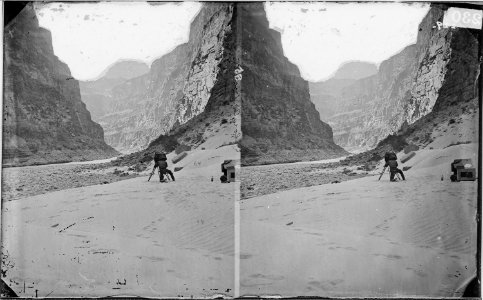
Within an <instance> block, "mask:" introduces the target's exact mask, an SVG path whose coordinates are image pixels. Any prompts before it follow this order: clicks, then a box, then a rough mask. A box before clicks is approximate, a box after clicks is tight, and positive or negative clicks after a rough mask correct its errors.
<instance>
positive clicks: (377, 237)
mask: <svg viewBox="0 0 483 300" xmlns="http://www.w3.org/2000/svg"><path fill="white" fill-rule="evenodd" d="M475 149H477V145H476V144H468V145H457V146H452V147H448V148H446V149H442V150H435V151H432V150H421V151H418V154H417V155H416V156H415V157H414V158H413V159H414V160H410V161H409V162H408V163H407V164H408V165H411V166H412V168H411V169H410V170H409V171H407V172H406V176H407V181H405V182H398V183H391V182H389V178H388V177H389V175H388V174H386V175H385V176H384V177H383V178H382V179H381V181H378V180H377V178H378V176H377V177H376V176H371V177H365V178H361V179H356V180H352V181H346V182H342V183H339V184H326V185H320V186H312V187H307V188H300V189H294V190H290V191H284V192H279V193H275V194H271V195H265V196H261V197H256V198H251V199H246V200H243V201H241V209H242V211H241V225H240V226H241V241H240V245H241V253H242V256H241V271H240V272H241V275H240V277H241V283H240V294H241V295H254V294H255V295H273V294H278V295H282V296H296V295H319V296H349V297H350V296H358V297H387V296H401V297H405V296H459V295H460V294H461V292H462V289H461V287H462V286H464V284H465V283H467V282H468V280H469V279H470V278H471V277H472V276H474V275H475V272H476V258H475V255H476V221H475V216H476V205H477V203H476V201H477V198H476V197H477V188H478V186H477V182H476V181H475V182H460V183H452V182H450V181H449V176H446V173H449V162H450V161H452V160H453V159H455V158H460V157H471V158H473V161H474V162H475V163H477V161H476V157H475V156H476V154H477V153H476V151H475ZM442 157H444V159H443V158H442ZM442 172H443V173H444V174H445V176H444V178H445V179H444V181H441V175H442Z"/></svg>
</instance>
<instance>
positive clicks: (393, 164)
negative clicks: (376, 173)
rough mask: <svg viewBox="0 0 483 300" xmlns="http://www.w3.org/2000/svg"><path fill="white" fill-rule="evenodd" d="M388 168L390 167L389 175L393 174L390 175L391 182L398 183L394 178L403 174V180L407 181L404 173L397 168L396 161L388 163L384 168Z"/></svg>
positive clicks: (392, 160)
mask: <svg viewBox="0 0 483 300" xmlns="http://www.w3.org/2000/svg"><path fill="white" fill-rule="evenodd" d="M388 166H389V173H390V174H391V175H390V180H391V181H396V179H394V177H395V176H396V174H397V173H399V174H401V177H402V180H406V178H405V177H404V173H403V171H401V170H400V169H398V168H397V161H396V160H395V159H390V160H388V161H386V164H385V165H384V168H386V167H388Z"/></svg>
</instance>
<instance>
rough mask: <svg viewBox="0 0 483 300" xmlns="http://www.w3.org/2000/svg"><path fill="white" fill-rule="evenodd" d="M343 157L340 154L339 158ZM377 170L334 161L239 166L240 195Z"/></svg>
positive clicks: (333, 180)
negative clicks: (343, 164) (344, 164)
mask: <svg viewBox="0 0 483 300" xmlns="http://www.w3.org/2000/svg"><path fill="white" fill-rule="evenodd" d="M342 159H343V158H341V160H342ZM377 172H379V170H376V172H375V171H374V169H366V168H363V167H361V166H356V165H353V166H342V165H340V164H338V162H335V163H334V162H325V163H321V162H310V161H304V162H300V163H288V164H275V165H264V166H245V167H242V168H241V170H240V178H241V186H240V195H241V197H240V199H242V200H245V199H249V198H253V197H257V196H263V195H269V194H273V193H277V192H280V191H287V190H292V189H297V188H302V187H310V186H318V185H323V184H329V183H332V184H337V183H340V182H344V181H348V180H353V179H358V178H362V177H367V176H374V175H375V174H376V173H377Z"/></svg>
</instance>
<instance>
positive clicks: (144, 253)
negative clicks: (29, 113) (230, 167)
mask: <svg viewBox="0 0 483 300" xmlns="http://www.w3.org/2000/svg"><path fill="white" fill-rule="evenodd" d="M236 155H238V152H237V151H236V150H235V147H234V146H229V147H224V148H219V149H216V150H206V151H201V152H199V153H198V152H196V151H192V152H191V154H190V155H189V156H188V157H187V158H186V160H184V161H182V162H180V163H179V165H182V166H184V169H183V170H182V171H180V172H176V173H175V175H176V181H175V182H170V183H159V182H157V180H156V178H154V180H153V179H152V180H151V181H150V182H147V177H138V178H134V179H129V180H125V181H121V182H116V183H111V184H107V185H96V186H88V187H82V188H76V189H69V190H63V191H58V192H54V193H49V194H44V195H38V196H33V197H29V198H24V199H20V200H15V201H10V202H7V203H4V205H3V208H2V209H3V217H4V218H3V220H2V222H3V224H2V225H3V226H2V228H3V229H4V230H3V245H4V251H5V253H7V258H6V259H7V260H8V261H9V262H10V263H11V265H13V267H12V268H9V269H8V270H7V277H6V280H5V281H6V282H7V284H9V285H10V286H11V287H12V288H13V290H14V291H15V292H16V293H17V294H18V295H19V296H26V297H31V296H35V290H37V293H38V296H39V297H44V296H47V295H48V296H54V297H62V296H109V295H132V296H134V295H137V296H147V297H175V296H178V295H180V296H184V297H190V296H192V295H193V296H195V297H211V296H213V295H217V294H224V295H233V287H234V277H233V276H234V258H233V257H234V256H233V253H234V221H233V220H234V211H233V208H234V194H235V191H236V190H237V189H238V188H239V185H238V184H235V183H234V184H221V183H219V180H216V181H214V182H211V180H210V179H211V175H216V174H218V176H219V175H220V165H219V164H220V162H221V161H223V160H224V159H227V158H233V156H235V158H236ZM196 160H197V161H201V163H197V164H196V165H194V163H193V162H194V161H196ZM170 167H173V166H172V165H170ZM24 282H25V290H24Z"/></svg>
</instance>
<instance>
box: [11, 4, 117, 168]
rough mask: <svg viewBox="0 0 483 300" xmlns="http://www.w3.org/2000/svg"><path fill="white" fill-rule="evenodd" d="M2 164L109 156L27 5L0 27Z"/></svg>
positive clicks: (73, 82)
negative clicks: (0, 42) (0, 51)
mask: <svg viewBox="0 0 483 300" xmlns="http://www.w3.org/2000/svg"><path fill="white" fill-rule="evenodd" d="M4 38H5V39H4V42H5V48H4V106H3V109H4V111H3V163H4V164H5V165H26V164H42V163H50V162H59V161H72V160H87V159H99V158H105V157H111V156H113V155H115V154H117V152H116V151H115V150H114V149H112V148H111V147H109V146H107V145H106V144H105V143H104V140H103V137H104V134H103V130H102V128H101V126H99V124H96V123H94V122H93V121H92V120H91V117H90V114H89V112H88V111H87V109H86V106H85V104H84V103H83V102H82V101H81V97H80V92H79V83H78V81H76V80H74V79H73V78H72V76H71V74H70V70H69V68H68V66H67V65H66V64H65V63H63V62H61V61H59V59H58V58H57V57H56V56H55V55H54V52H53V48H52V38H51V34H50V32H49V31H48V30H46V29H43V28H40V27H39V25H38V20H37V18H36V16H35V12H34V10H33V8H32V6H31V5H27V6H26V7H25V8H24V9H23V10H22V12H21V13H20V14H19V15H18V16H17V17H16V18H15V19H14V20H12V21H11V22H10V23H9V24H8V25H7V26H6V27H5V29H4Z"/></svg>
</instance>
